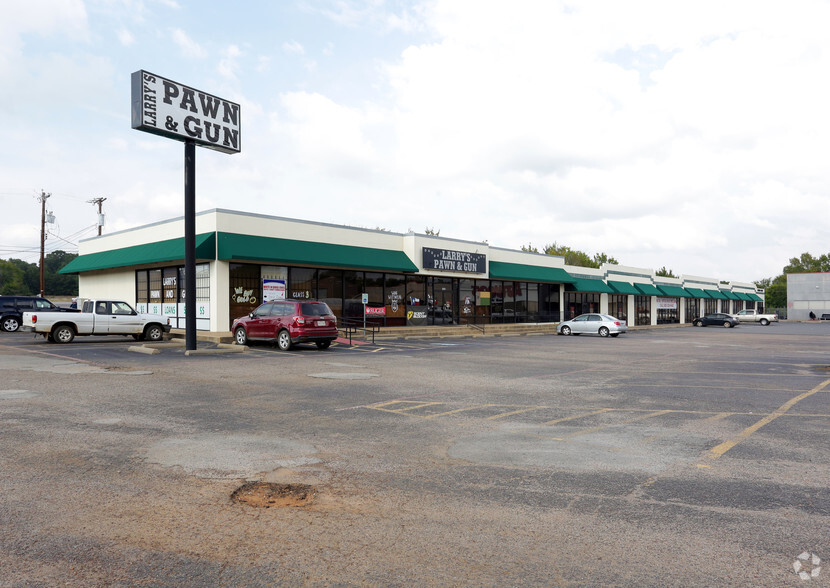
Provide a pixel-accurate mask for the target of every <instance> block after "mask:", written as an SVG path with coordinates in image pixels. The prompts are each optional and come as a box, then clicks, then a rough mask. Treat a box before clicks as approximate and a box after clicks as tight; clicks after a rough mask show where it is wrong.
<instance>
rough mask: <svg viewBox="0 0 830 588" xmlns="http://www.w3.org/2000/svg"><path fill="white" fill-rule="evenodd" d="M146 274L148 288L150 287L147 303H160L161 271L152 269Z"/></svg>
mask: <svg viewBox="0 0 830 588" xmlns="http://www.w3.org/2000/svg"><path fill="white" fill-rule="evenodd" d="M147 273H148V276H149V286H150V296H149V298H150V299H149V300H148V302H150V303H154V302H155V303H161V301H162V291H161V270H160V269H154V270H150V271H149V272H147Z"/></svg>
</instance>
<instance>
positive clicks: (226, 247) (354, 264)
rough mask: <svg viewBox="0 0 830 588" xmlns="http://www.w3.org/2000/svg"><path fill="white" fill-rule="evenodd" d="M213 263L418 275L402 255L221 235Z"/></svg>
mask: <svg viewBox="0 0 830 588" xmlns="http://www.w3.org/2000/svg"><path fill="white" fill-rule="evenodd" d="M216 259H221V260H225V261H230V260H237V261H260V262H266V263H286V264H288V263H290V264H299V265H317V266H326V267H340V268H350V269H366V270H376V271H386V272H417V271H418V267H417V266H416V265H415V264H414V263H412V260H410V259H409V258H408V257H407V256H406V254H405V253H404V252H403V251H393V250H390V249H375V248H372V247H356V246H354V245H336V244H333V243H318V242H315V241H297V240H294V239H281V238H279V237H261V236H257V235H241V234H239V233H223V232H220V233H218V234H217V243H216Z"/></svg>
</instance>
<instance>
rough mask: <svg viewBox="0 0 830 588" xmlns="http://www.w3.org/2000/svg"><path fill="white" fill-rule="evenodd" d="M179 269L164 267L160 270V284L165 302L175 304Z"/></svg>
mask: <svg viewBox="0 0 830 588" xmlns="http://www.w3.org/2000/svg"><path fill="white" fill-rule="evenodd" d="M178 277H179V270H178V268H175V267H166V268H164V269H163V270H162V272H161V286H162V292H163V296H162V298H163V300H164V302H165V304H171V303H172V304H175V303H177V302H178V299H179V280H178Z"/></svg>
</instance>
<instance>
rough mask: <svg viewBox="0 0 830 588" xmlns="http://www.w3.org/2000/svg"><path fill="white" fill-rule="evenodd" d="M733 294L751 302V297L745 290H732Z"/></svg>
mask: <svg viewBox="0 0 830 588" xmlns="http://www.w3.org/2000/svg"><path fill="white" fill-rule="evenodd" d="M733 294H735V296H737V297H738V298H740V299H741V300H744V301H746V302H753V299H752V298H751V297H750V296H749V294H747V293H746V292H733Z"/></svg>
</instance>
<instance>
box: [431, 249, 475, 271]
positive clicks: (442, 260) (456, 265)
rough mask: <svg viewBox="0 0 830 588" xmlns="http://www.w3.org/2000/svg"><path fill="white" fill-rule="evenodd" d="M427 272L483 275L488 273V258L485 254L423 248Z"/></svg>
mask: <svg viewBox="0 0 830 588" xmlns="http://www.w3.org/2000/svg"><path fill="white" fill-rule="evenodd" d="M422 251H423V267H424V269H425V270H438V271H447V272H464V273H467V274H483V273H486V272H487V256H486V255H484V254H483V253H467V252H466V251H453V250H451V249H433V248H432V247H423V248H422Z"/></svg>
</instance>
